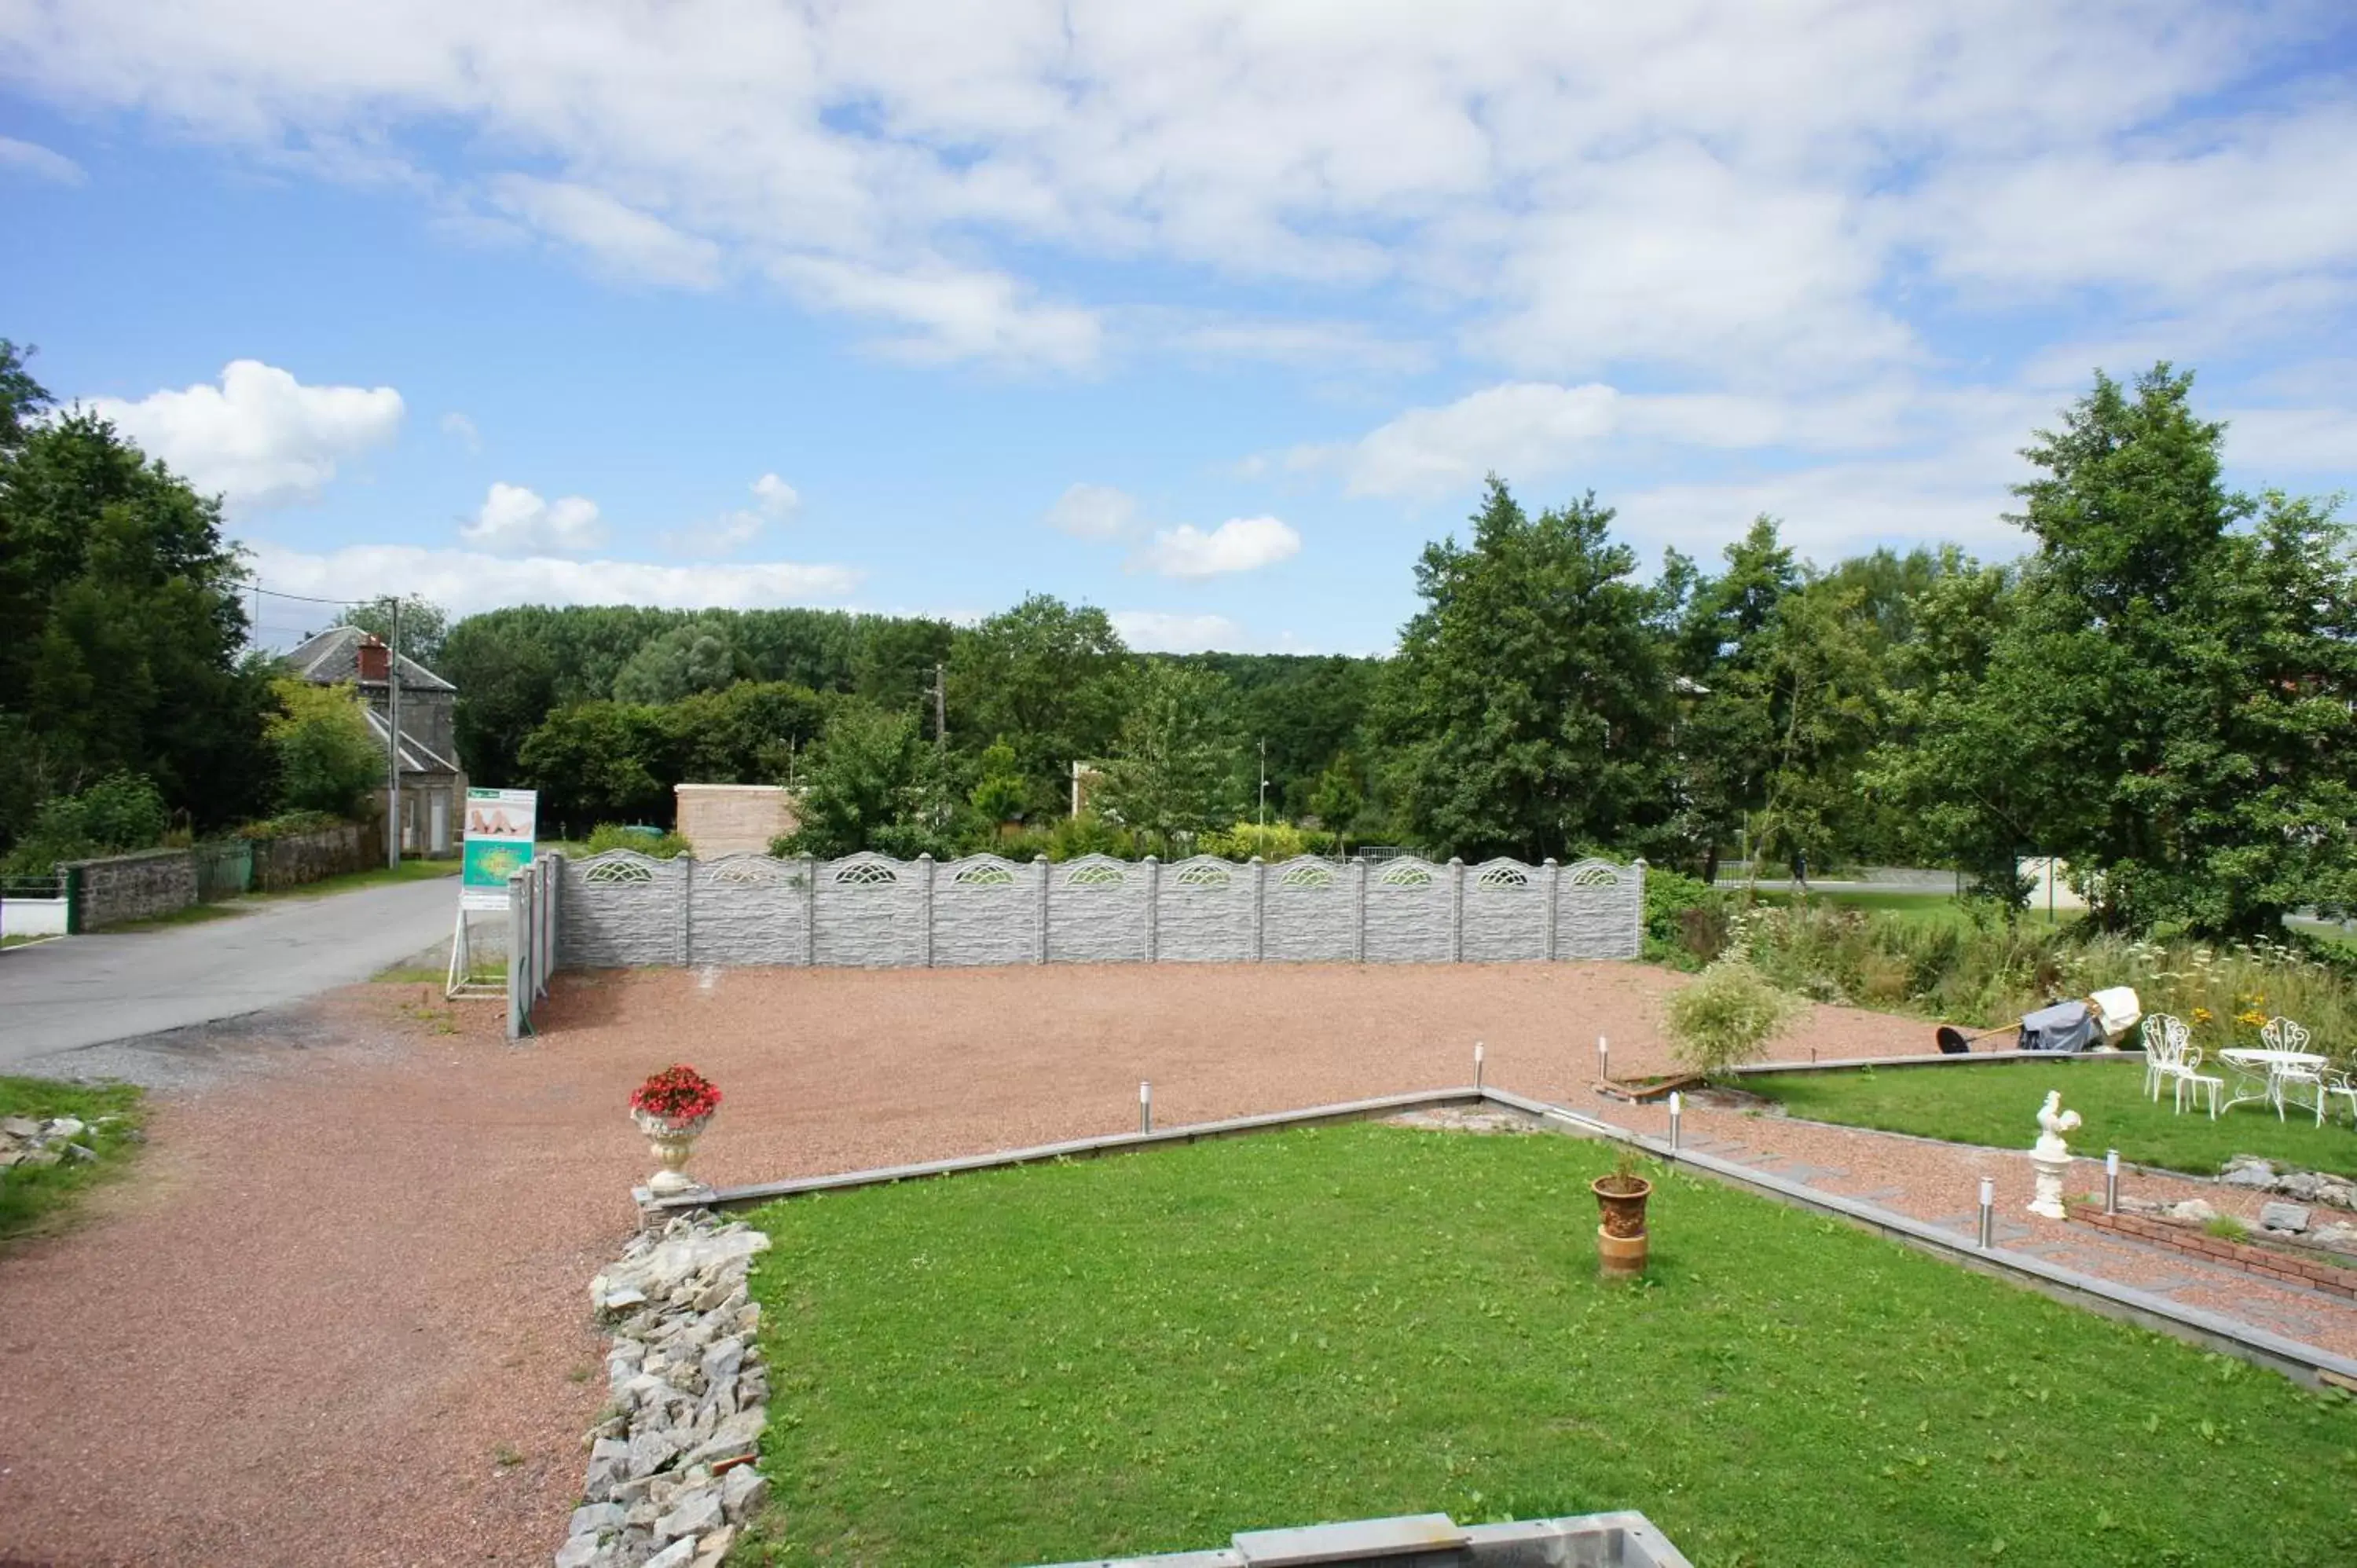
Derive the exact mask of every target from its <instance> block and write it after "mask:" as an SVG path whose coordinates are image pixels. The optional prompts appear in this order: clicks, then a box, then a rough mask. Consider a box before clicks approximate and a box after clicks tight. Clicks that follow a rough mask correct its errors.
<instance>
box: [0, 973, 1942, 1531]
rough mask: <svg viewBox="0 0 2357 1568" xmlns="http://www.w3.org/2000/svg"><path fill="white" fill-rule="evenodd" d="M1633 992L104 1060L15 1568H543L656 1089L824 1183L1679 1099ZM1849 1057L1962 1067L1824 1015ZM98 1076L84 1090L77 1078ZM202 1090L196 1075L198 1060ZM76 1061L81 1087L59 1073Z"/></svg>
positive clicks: (25, 1306)
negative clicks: (1292, 1115)
mask: <svg viewBox="0 0 2357 1568" xmlns="http://www.w3.org/2000/svg"><path fill="white" fill-rule="evenodd" d="M1676 983H1678V982H1677V981H1676V979H1675V978H1674V977H1673V976H1669V975H1667V974H1664V973H1663V972H1659V971H1655V970H1650V969H1645V968H1641V967H1638V966H1634V965H1609V964H1582V965H1572V964H1565V965H1556V966H1552V967H1544V966H1538V965H1516V966H1473V965H1465V966H1434V967H1415V968H1409V967H1401V968H1377V967H1369V968H1360V967H1355V966H1334V967H1322V966H1321V967H1301V968H1296V967H1291V966H1276V965H1271V966H1267V967H1265V968H1262V967H1258V966H1241V967H1202V968H1193V967H1184V966H1176V965H1174V966H1169V967H1167V968H1156V969H1083V968H1071V969H1066V968H1047V969H1021V970H1012V971H979V970H970V971H935V972H856V971H818V972H753V971H729V972H721V971H707V972H669V971H665V972H641V973H634V974H619V973H608V974H599V975H568V976H562V977H560V978H559V980H558V983H557V987H556V992H555V994H554V998H553V1000H552V1004H551V1006H550V1007H549V1009H548V1011H547V1013H546V1014H545V1015H544V1027H545V1030H546V1032H545V1033H544V1035H543V1036H541V1037H540V1038H539V1039H538V1040H537V1041H535V1042H533V1043H531V1044H530V1045H528V1046H527V1047H523V1048H514V1047H508V1046H507V1045H505V1044H504V1043H503V1042H502V1041H500V1039H499V1038H498V1035H497V1028H498V1019H497V1015H496V1010H495V1009H494V1008H491V1007H489V1006H483V1007H478V1008H475V1009H473V1010H470V1011H467V1012H463V1013H460V1014H458V1015H457V1024H456V1032H455V1033H443V1032H440V1031H441V1029H442V1028H443V1027H445V1026H444V1025H443V1024H442V1023H441V1020H442V1019H444V1018H445V1017H446V1016H447V1015H445V1014H444V1012H443V1010H442V1009H441V1008H440V1007H439V1005H438V1004H437V1003H436V1000H435V998H434V996H433V993H431V992H430V991H426V990H424V989H421V988H416V987H401V986H369V987H358V988H354V989H351V990H349V991H346V992H342V993H337V994H336V995H334V996H332V997H330V998H328V999H326V1000H324V1001H322V1002H320V1003H318V1004H314V1006H313V1008H312V1009H310V1010H307V1011H306V1012H304V1013H302V1014H301V1015H298V1016H297V1017H296V1022H295V1023H294V1024H289V1023H287V1022H286V1021H285V1018H284V1017H282V1018H281V1019H279V1020H278V1021H277V1022H275V1023H269V1022H267V1021H257V1022H256V1023H255V1024H254V1025H253V1026H252V1030H253V1033H252V1036H251V1043H249V1044H246V1045H243V1046H241V1044H240V1040H241V1039H242V1038H245V1036H239V1035H238V1034H237V1033H236V1027H235V1026H214V1028H212V1029H211V1030H209V1031H199V1032H195V1033H193V1034H189V1035H187V1036H181V1037H167V1038H165V1039H163V1040H161V1041H156V1042H144V1043H142V1044H141V1045H139V1046H135V1047H117V1048H114V1049H113V1051H112V1052H111V1053H109V1054H107V1055H104V1056H99V1055H96V1054H93V1055H92V1056H91V1057H89V1058H81V1060H82V1062H83V1065H84V1066H85V1067H86V1068H89V1069H98V1068H101V1067H106V1068H109V1069H114V1070H120V1069H121V1068H122V1065H123V1064H124V1063H126V1062H130V1063H134V1064H136V1065H143V1066H145V1067H146V1068H149V1069H155V1070H153V1071H151V1072H149V1073H148V1074H146V1076H149V1077H150V1078H151V1079H154V1080H157V1081H162V1082H166V1083H168V1084H171V1085H174V1087H171V1088H169V1089H167V1090H166V1091H165V1092H164V1093H163V1096H162V1098H161V1099H160V1100H159V1101H158V1102H157V1109H156V1115H155V1118H154V1122H153V1123H152V1127H151V1143H150V1145H149V1147H148V1149H147V1151H146V1154H145V1158H144V1169H143V1170H142V1171H141V1172H140V1175H139V1177H138V1179H137V1180H136V1181H135V1182H132V1183H128V1184H125V1185H124V1186H122V1187H113V1188H109V1189H106V1190H105V1191H104V1192H103V1193H102V1196H101V1197H100V1199H99V1201H97V1202H96V1203H94V1204H93V1205H92V1206H91V1213H90V1215H89V1218H88V1222H87V1223H84V1224H82V1225H81V1226H80V1227H79V1228H77V1229H76V1230H73V1231H71V1232H70V1233H69V1234H67V1235H65V1236H62V1237H59V1238H53V1239H50V1240H41V1241H36V1242H31V1243H28V1244H25V1245H22V1246H18V1247H16V1248H14V1249H12V1250H10V1251H8V1252H7V1253H5V1255H0V1367H5V1377H0V1560H7V1559H10V1558H12V1557H13V1558H16V1559H20V1560H29V1561H31V1562H35V1563H39V1562H45V1561H48V1562H55V1563H59V1564H69V1563H70V1564H73V1565H74V1568H83V1565H89V1564H100V1563H192V1564H218V1563H303V1564H306V1565H317V1568H329V1565H336V1564H436V1565H439V1564H448V1563H546V1562H547V1561H548V1554H549V1553H550V1552H552V1551H553V1550H554V1547H555V1545H556V1543H557V1541H558V1539H559V1538H560V1536H561V1535H562V1534H563V1530H564V1523H565V1513H566V1510H567V1509H568V1508H569V1507H570V1505H571V1503H572V1501H573V1499H574V1498H575V1495H576V1489H577V1487H579V1484H580V1477H581V1464H582V1461H581V1453H580V1448H579V1439H580V1434H581V1433H582V1431H583V1430H584V1429H585V1428H586V1427H587V1424H588V1423H589V1422H590V1420H591V1419H592V1417H593V1416H594V1414H595V1412H596V1410H597V1405H598V1402H599V1399H600V1391H599V1389H598V1387H597V1383H598V1381H599V1379H598V1377H597V1371H596V1369H597V1364H598V1359H599V1355H600V1349H601V1342H600V1341H599V1340H598V1338H597V1336H596V1335H595V1333H594V1332H593V1330H592V1328H591V1326H590V1324H589V1322H588V1319H587V1311H586V1302H585V1298H584V1296H583V1294H582V1293H583V1287H584V1285H585V1283H587V1279H588V1277H589V1275H590V1274H591V1273H594V1272H595V1271H596V1270H597V1267H598V1266H599V1265H600V1264H602V1263H603V1262H606V1261H607V1260H608V1259H609V1258H610V1257H612V1256H613V1255H614V1253H615V1251H616V1249H617V1248H618V1247H619V1243H620V1241H621V1240H623V1238H624V1236H625V1235H626V1234H627V1231H628V1228H629V1225H630V1210H629V1207H628V1199H627V1190H628V1188H629V1187H630V1183H631V1182H632V1180H633V1179H634V1178H637V1177H639V1176H642V1175H643V1174H644V1172H645V1171H646V1169H647V1168H648V1165H649V1161H648V1159H647V1156H646V1153H645V1149H644V1147H643V1145H642V1144H640V1143H639V1142H638V1140H637V1138H636V1136H635V1134H634V1133H632V1131H631V1129H630V1127H629V1125H628V1123H627V1122H626V1121H625V1119H624V1115H623V1112H622V1111H621V1109H620V1108H621V1106H622V1105H623V1103H624V1101H625V1099H626V1097H627V1095H628V1093H629V1090H630V1088H631V1086H632V1085H633V1084H635V1083H636V1082H637V1080H638V1079H640V1078H641V1077H643V1076H644V1075H645V1074H646V1073H647V1072H649V1071H650V1070H651V1069H655V1068H659V1067H662V1066H664V1065H666V1064H668V1063H669V1062H671V1061H673V1060H687V1061H690V1062H693V1063H694V1065H695V1066H696V1067H697V1068H699V1069H702V1070H704V1071H705V1072H706V1073H707V1074H709V1075H711V1076H712V1077H714V1078H715V1079H717V1080H718V1081H719V1082H720V1084H721V1085H722V1087H723V1089H724V1090H726V1093H727V1095H728V1101H727V1103H726V1107H725V1108H724V1110H723V1112H722V1114H721V1118H720V1120H719V1122H717V1123H716V1126H715V1129H714V1131H713V1133H711V1135H710V1136H709V1137H708V1138H707V1140H706V1146H705V1148H704V1149H703V1150H701V1151H699V1153H698V1155H697V1165H696V1169H697V1170H698V1172H699V1174H701V1175H703V1176H705V1177H707V1178H708V1179H713V1180H716V1181H722V1182H731V1181H744V1180H753V1179H759V1178H763V1177H776V1176H795V1175H805V1174H814V1173H819V1172H824V1171H832V1170H842V1169H849V1168H856V1167H859V1166H866V1165H881V1164H886V1163H889V1162H896V1161H903V1160H911V1159H919V1158H926V1157H932V1156H938V1155H951V1154H963V1153H974V1152H980V1151H985V1150H989V1149H994V1148H1003V1147H1006V1146H1010V1145H1014V1144H1026V1143H1033V1142H1039V1141H1042V1140H1047V1139H1051V1138H1059V1137H1068V1136H1078V1135H1082V1134H1086V1133H1103V1132H1110V1131H1118V1130H1122V1129H1125V1128H1126V1127H1129V1126H1133V1125H1135V1116H1136V1093H1137V1081H1138V1079H1141V1078H1150V1079H1153V1080H1154V1081H1155V1102H1156V1112H1157V1120H1158V1121H1160V1122H1164V1123H1166V1124H1167V1123H1172V1122H1181V1121H1197V1120H1202V1119H1207V1118H1211V1117H1217V1116H1226V1115H1232V1114H1240V1113H1243V1112H1257V1111H1277V1110H1285V1109H1288V1108H1294V1107H1299V1106H1305V1105H1309V1104H1314V1103H1318V1102H1321V1101H1335V1100H1342V1099H1349V1098H1353V1097H1357V1096H1362V1095H1369V1094H1376V1093H1383V1092H1391V1091H1395V1090H1415V1089H1427V1088H1436V1087H1442V1086H1447V1085H1453V1084H1458V1083H1462V1082H1464V1081H1465V1080H1466V1079H1468V1078H1469V1076H1470V1069H1471V1051H1472V1044H1473V1042H1474V1041H1475V1040H1477V1039H1479V1040H1482V1041H1484V1042H1486V1044H1487V1046H1488V1047H1489V1050H1488V1059H1489V1075H1490V1079H1491V1081H1492V1082H1495V1083H1499V1084H1501V1085H1503V1086H1505V1087H1508V1088H1512V1089H1514V1090H1520V1091H1522V1092H1523V1093H1527V1094H1533V1095H1537V1096H1541V1097H1544V1098H1547V1099H1555V1100H1565V1101H1572V1102H1574V1103H1579V1102H1582V1101H1584V1100H1585V1099H1586V1091H1587V1080H1588V1079H1589V1078H1590V1077H1592V1075H1593V1068H1594V1062H1595V1039H1596V1036H1597V1035H1598V1034H1599V1033H1601V1034H1606V1035H1609V1036H1611V1038H1612V1041H1613V1057H1614V1066H1615V1068H1616V1069H1618V1070H1620V1071H1625V1072H1632V1073H1633V1072H1643V1071H1649V1070H1658V1069H1662V1068H1664V1067H1665V1066H1666V1065H1667V1058H1666V1053H1665V1052H1664V1051H1663V1047H1662V1044H1661V1041H1660V1039H1659V1036H1658V1035H1657V1034H1656V1032H1655V1029H1654V1020H1655V1018H1656V1017H1657V1015H1658V1008H1659V1005H1660V1002H1661V998H1662V997H1663V995H1664V994H1665V993H1667V992H1668V990H1669V989H1670V988H1672V987H1673V986H1674V985H1675V984H1676ZM1794 1039H1795V1041H1796V1043H1797V1044H1798V1045H1799V1046H1800V1047H1815V1048H1817V1049H1818V1050H1819V1051H1820V1052H1821V1053H1822V1054H1824V1055H1827V1056H1835V1055H1841V1056H1855V1055H1889V1054H1896V1053H1899V1052H1903V1051H1911V1050H1919V1049H1922V1048H1925V1047H1928V1046H1929V1044H1930V1039H1929V1030H1928V1029H1927V1028H1926V1027H1925V1026H1923V1025H1922V1024H1921V1023H1919V1022H1916V1021H1913V1020H1907V1019H1895V1018H1889V1017H1883V1016H1878V1015H1871V1014H1863V1013H1855V1012H1847V1011H1842V1010H1836V1009H1828V1008H1819V1009H1817V1010H1816V1011H1815V1013H1814V1015H1813V1017H1812V1018H1811V1019H1810V1020H1809V1022H1808V1023H1807V1024H1806V1025H1805V1026H1804V1027H1803V1030H1802V1031H1800V1032H1799V1033H1798V1034H1797V1035H1796V1036H1794ZM76 1059H77V1058H64V1060H65V1061H66V1062H68V1063H70V1062H72V1061H74V1060H76ZM192 1064H193V1065H192ZM45 1065H48V1066H52V1067H54V1066H55V1065H57V1064H56V1063H54V1062H53V1063H50V1064H45Z"/></svg>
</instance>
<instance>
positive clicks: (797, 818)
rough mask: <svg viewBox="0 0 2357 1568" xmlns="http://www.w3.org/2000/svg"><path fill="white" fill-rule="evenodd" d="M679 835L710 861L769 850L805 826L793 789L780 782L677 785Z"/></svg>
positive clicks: (699, 854)
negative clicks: (779, 840) (773, 844)
mask: <svg viewBox="0 0 2357 1568" xmlns="http://www.w3.org/2000/svg"><path fill="white" fill-rule="evenodd" d="M672 792H673V795H674V796H676V797H677V799H678V802H679V830H678V831H679V836H680V837H682V838H683V839H685V840H686V841H687V842H688V843H691V844H693V845H694V847H695V854H697V856H698V857H700V858H702V859H705V860H717V859H719V858H720V857H721V856H722V855H724V854H769V853H770V841H771V840H773V839H778V838H782V837H783V836H785V835H786V834H787V833H790V832H793V831H794V830H795V829H796V828H798V827H800V826H802V815H801V813H800V812H798V811H795V809H794V797H793V792H792V791H791V790H790V789H786V788H785V787H784V786H782V785H778V784H675V785H673V786H672Z"/></svg>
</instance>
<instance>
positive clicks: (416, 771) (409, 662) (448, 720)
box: [286, 626, 467, 855]
mask: <svg viewBox="0 0 2357 1568" xmlns="http://www.w3.org/2000/svg"><path fill="white" fill-rule="evenodd" d="M286 660H287V662H288V663H289V664H291V665H292V666H294V670H295V673H296V675H298V676H300V677H301V678H302V679H304V680H306V681H308V682H312V683H313V684H315V685H320V686H336V685H344V684H350V685H351V686H354V687H356V688H358V690H359V692H360V694H361V701H362V702H363V703H365V704H366V707H367V713H368V722H369V729H370V732H371V734H373V735H374V736H376V739H377V744H378V745H379V746H383V745H385V744H387V741H388V738H389V737H391V736H392V735H393V719H392V708H393V692H394V681H393V668H394V665H395V663H396V660H394V659H393V650H391V649H390V648H387V647H386V646H385V645H384V644H383V643H382V642H381V641H379V640H378V639H376V638H375V637H373V636H371V634H369V633H368V632H365V631H362V630H361V628H358V627H356V626H339V627H330V628H328V630H326V631H323V632H321V633H319V634H318V635H317V637H313V638H310V639H307V640H305V641H304V642H302V643H299V644H297V645H296V647H295V648H294V649H293V650H291V651H289V652H288V653H287V655H286ZM397 662H398V664H399V667H400V696H401V733H400V736H399V737H398V742H397V746H398V750H399V753H400V757H401V810H400V812H399V814H398V819H397V825H398V827H399V830H400V832H401V853H402V854H414V855H445V854H457V853H458V835H459V831H460V824H461V822H463V820H464V819H463V816H462V813H463V812H464V811H465V810H466V804H467V774H466V770H465V769H463V768H460V767H459V766H458V746H457V702H458V688H457V687H456V686H453V685H452V684H450V682H447V681H445V680H444V679H442V677H441V676H439V675H436V673H434V671H431V670H428V669H427V668H425V665H423V664H420V663H419V662H417V660H414V659H411V658H409V657H408V656H407V655H405V654H404V656H403V657H402V658H401V659H400V660H398V661H397ZM377 799H378V800H379V801H380V802H382V800H384V791H383V789H379V790H378V791H377Z"/></svg>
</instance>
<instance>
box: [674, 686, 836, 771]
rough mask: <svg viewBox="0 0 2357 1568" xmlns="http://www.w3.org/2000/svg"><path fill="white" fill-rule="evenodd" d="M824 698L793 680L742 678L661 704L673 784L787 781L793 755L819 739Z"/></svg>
mask: <svg viewBox="0 0 2357 1568" xmlns="http://www.w3.org/2000/svg"><path fill="white" fill-rule="evenodd" d="M826 706H827V703H826V700H825V699H823V698H822V697H821V696H820V695H819V694H818V693H816V692H813V691H812V690H811V689H810V688H809V687H807V686H797V685H795V684H793V683H792V682H789V681H739V682H737V683H736V684H735V685H733V686H729V687H726V688H724V689H723V690H720V691H717V692H697V693H693V694H692V695H689V696H686V697H683V698H681V699H680V700H679V701H678V702H676V703H672V704H671V705H669V706H668V707H665V708H664V709H662V726H663V729H664V731H665V733H666V734H667V735H669V736H670V737H671V742H672V745H671V757H672V759H673V764H674V766H675V767H676V768H677V775H676V777H674V778H673V779H671V780H669V782H671V783H675V784H783V783H785V782H786V780H787V774H788V772H789V770H790V768H791V758H792V757H793V756H794V755H795V754H797V753H798V752H800V751H801V750H802V747H804V746H809V745H810V744H811V743H812V742H813V740H815V739H816V738H817V736H818V735H819V733H820V730H821V729H822V728H823V725H824V721H825V715H826Z"/></svg>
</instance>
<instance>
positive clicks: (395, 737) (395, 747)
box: [384, 594, 401, 871]
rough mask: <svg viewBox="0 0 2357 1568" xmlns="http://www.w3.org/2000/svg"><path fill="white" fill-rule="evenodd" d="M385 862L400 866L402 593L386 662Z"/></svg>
mask: <svg viewBox="0 0 2357 1568" xmlns="http://www.w3.org/2000/svg"><path fill="white" fill-rule="evenodd" d="M384 688H385V715H386V717H385V726H384V803H385V814H384V864H385V867H386V869H387V870H390V871H399V870H400V869H401V596H400V595H398V594H395V595H394V596H393V657H392V658H391V659H389V660H386V661H385V667H384Z"/></svg>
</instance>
